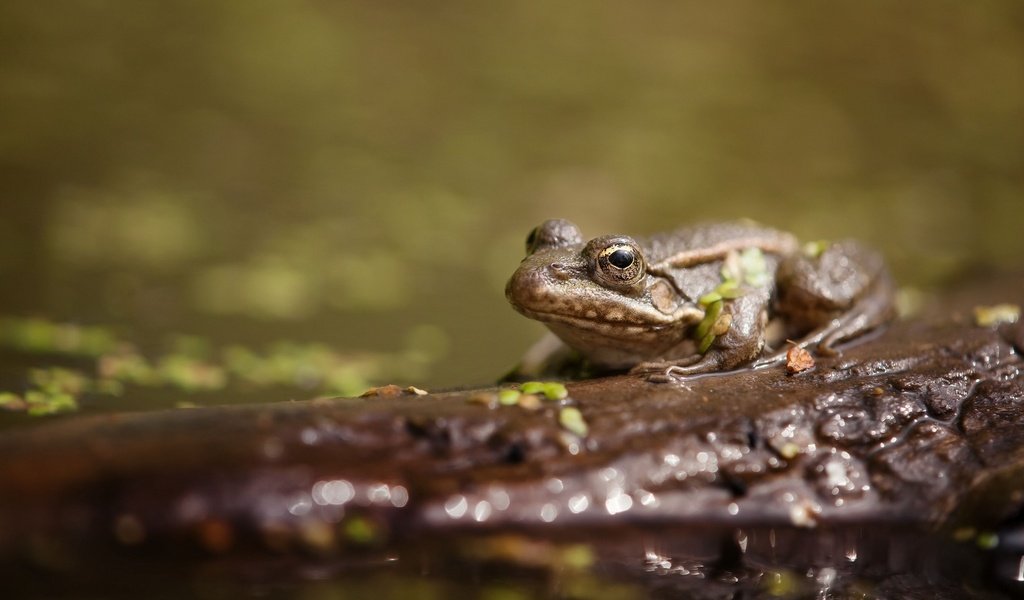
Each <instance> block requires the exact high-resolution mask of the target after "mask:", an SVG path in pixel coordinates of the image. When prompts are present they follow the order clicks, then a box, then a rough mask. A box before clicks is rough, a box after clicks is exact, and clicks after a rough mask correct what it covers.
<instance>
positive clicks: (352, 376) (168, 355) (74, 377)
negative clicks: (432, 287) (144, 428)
mask: <svg viewBox="0 0 1024 600" xmlns="http://www.w3.org/2000/svg"><path fill="white" fill-rule="evenodd" d="M163 346H164V349H163V351H161V352H158V353H155V355H154V356H147V355H145V354H143V353H142V352H140V351H139V350H138V348H137V347H136V346H135V345H134V344H132V343H130V342H128V341H126V340H122V339H119V338H118V337H117V336H116V335H115V334H114V333H113V332H111V331H109V330H107V329H105V328H101V327H79V326H77V325H74V324H70V323H55V322H51V321H47V320H44V319H16V318H3V319H0V351H16V352H18V353H21V354H22V355H28V356H38V357H41V358H50V359H68V358H77V359H88V360H79V361H78V363H77V366H76V367H75V368H70V367H47V368H35V369H30V370H29V371H28V375H27V377H26V381H25V383H24V385H23V386H22V388H23V389H21V390H19V391H18V392H12V391H3V390H0V409H6V410H8V411H14V412H27V413H28V414H30V415H33V416H40V415H49V414H54V413H59V412H67V411H73V410H77V409H78V407H79V404H80V400H82V399H83V398H84V397H88V398H89V399H90V402H89V404H90V407H91V408H94V409H96V410H104V405H103V402H102V400H101V398H102V397H104V396H108V397H109V396H121V395H123V394H125V392H126V390H127V389H130V388H132V387H134V388H136V389H139V388H142V389H157V388H166V389H173V390H177V391H180V392H184V393H186V394H195V393H200V392H217V393H218V394H221V395H223V394H224V393H225V392H227V391H232V390H234V391H236V392H245V391H246V390H254V389H260V388H268V387H273V388H279V389H282V390H286V389H289V388H290V389H292V390H299V391H300V392H301V393H303V394H305V395H306V396H312V395H317V394H319V395H342V396H356V395H358V394H360V393H361V392H363V391H364V390H366V389H367V388H368V387H370V382H373V381H377V382H380V381H382V380H384V379H391V378H400V379H407V380H408V379H422V378H423V377H424V374H425V373H426V371H427V369H428V368H429V367H430V366H431V364H432V363H433V362H435V361H436V360H438V359H439V358H441V357H442V356H443V355H444V354H445V353H446V352H447V338H446V337H445V336H444V334H443V332H440V331H438V330H436V329H434V328H431V327H417V328H414V329H413V330H412V331H411V332H410V334H409V335H408V336H407V338H406V343H405V347H404V348H403V349H402V350H400V351H398V352H394V353H390V354H380V353H377V354H373V353H361V354H352V355H343V354H340V353H338V352H337V351H335V350H332V349H331V348H329V347H327V346H325V345H323V344H297V343H292V342H276V343H274V344H272V345H271V346H270V347H269V348H267V349H266V350H265V351H264V352H258V351H255V350H252V349H250V348H248V347H246V346H242V345H239V344H232V345H229V346H226V347H224V348H220V349H217V348H214V347H213V346H212V345H211V344H210V342H209V340H207V339H205V338H202V337H198V336H182V335H178V336H172V337H171V338H170V339H169V340H167V341H166V342H165V343H164V344H163ZM243 397H244V396H243ZM214 401H215V402H217V403H220V402H224V398H222V397H217V398H216V399H215V400H214ZM178 404H179V405H181V404H182V402H181V401H179V402H178ZM185 405H187V406H195V405H196V404H195V403H194V402H192V401H185ZM148 407H149V408H159V406H153V405H149V406H148ZM137 408H143V406H142V405H141V404H140V405H139V406H137Z"/></svg>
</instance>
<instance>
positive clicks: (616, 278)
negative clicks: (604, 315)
mask: <svg viewBox="0 0 1024 600" xmlns="http://www.w3.org/2000/svg"><path fill="white" fill-rule="evenodd" d="M601 241H603V242H604V243H598V244H594V246H593V247H592V248H591V250H592V252H593V254H592V256H593V257H594V259H593V260H594V263H593V265H594V277H595V279H596V280H597V282H598V283H600V284H601V285H604V286H606V287H612V288H616V289H627V288H632V287H634V286H636V285H637V284H638V283H639V282H640V281H641V280H642V279H643V277H644V275H645V269H644V257H643V254H641V252H640V248H639V247H638V246H637V245H636V242H634V241H633V240H631V239H629V238H626V237H614V238H611V239H605V240H601ZM595 242H599V240H595Z"/></svg>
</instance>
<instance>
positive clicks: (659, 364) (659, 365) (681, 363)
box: [629, 354, 703, 375]
mask: <svg viewBox="0 0 1024 600" xmlns="http://www.w3.org/2000/svg"><path fill="white" fill-rule="evenodd" d="M701 358H703V357H702V356H701V355H699V354H697V355H695V356H689V357H687V358H683V359H679V360H652V361H646V362H642V363H640V364H638V365H636V366H635V367H633V368H632V369H630V370H629V374H630V375H657V374H664V373H665V372H666V371H667V370H668V369H672V368H676V367H686V366H689V365H692V364H694V363H698V362H700V360H701Z"/></svg>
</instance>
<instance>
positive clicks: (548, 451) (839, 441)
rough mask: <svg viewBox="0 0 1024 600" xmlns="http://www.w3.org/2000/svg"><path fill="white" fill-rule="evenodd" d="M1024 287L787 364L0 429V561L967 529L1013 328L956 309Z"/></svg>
mask: <svg viewBox="0 0 1024 600" xmlns="http://www.w3.org/2000/svg"><path fill="white" fill-rule="evenodd" d="M1022 301H1024V278H1019V277H1002V278H993V279H990V280H988V282H987V283H976V284H973V285H971V286H966V287H965V288H963V289H962V291H960V292H955V293H954V292H950V293H947V294H946V295H944V296H942V297H939V298H938V299H936V300H935V301H934V302H932V303H931V308H930V309H928V310H925V311H924V313H923V314H922V315H920V316H918V317H915V318H912V319H908V320H904V321H901V322H898V323H895V324H893V325H892V326H890V327H889V328H888V329H886V330H885V331H884V332H882V333H879V334H877V335H875V336H873V337H872V338H871V339H866V340H861V341H859V342H857V343H855V344H853V345H851V346H849V347H847V348H844V349H843V352H842V354H841V355H840V356H836V357H816V358H815V363H816V364H815V366H814V367H813V368H812V369H810V370H808V371H805V372H802V373H798V374H789V373H787V371H786V369H785V368H784V366H779V367H777V368H769V369H763V370H757V371H754V370H741V371H736V372H730V373H722V374H717V375H714V376H706V377H698V378H691V379H687V380H685V381H682V382H680V383H678V384H664V383H651V382H648V381H646V380H644V379H643V378H640V377H634V376H628V375H624V376H616V377H608V378H602V379H594V380H588V381H579V382H571V383H568V384H567V390H568V398H565V399H562V400H547V399H540V400H539V401H538V402H535V403H534V404H533V405H531V403H530V402H525V403H518V404H515V405H503V404H501V403H500V402H497V401H496V398H495V397H494V395H493V394H494V392H495V391H496V389H486V390H466V391H453V392H445V393H433V394H428V395H416V394H402V395H397V396H391V397H387V396H381V397H372V398H359V399H335V400H314V401H308V402H287V403H280V404H272V405H258V406H241V407H238V406H232V407H214V408H201V409H189V410H175V411H164V412H147V413H138V414H130V413H125V414H117V415H111V416H99V417H81V418H70V419H66V420H63V421H60V422H55V423H52V424H43V425H41V426H38V427H34V428H31V429H29V430H24V431H15V432H10V433H5V434H3V435H2V436H0V482H2V484H0V556H7V557H10V556H15V555H25V554H26V553H28V554H31V555H32V556H34V557H35V558H36V559H39V556H40V551H39V550H38V549H39V547H45V548H48V549H49V550H47V551H45V552H42V554H41V555H42V556H43V557H44V558H43V559H39V560H42V561H43V562H46V561H47V560H49V561H51V562H55V563H59V562H60V561H61V560H64V558H66V556H64V557H63V558H62V553H61V551H60V548H73V549H76V550H75V552H80V551H81V549H82V548H90V547H93V546H96V545H102V544H110V545H111V546H113V547H135V548H144V547H159V548H167V547H169V546H175V547H195V548H196V549H197V551H199V552H206V553H212V554H230V553H231V552H232V551H236V550H239V549H242V548H244V549H246V551H249V552H251V551H253V549H254V548H256V549H258V550H257V551H264V550H265V551H269V552H278V553H289V552H294V551H301V552H305V553H313V554H322V553H345V552H350V551H357V550H359V549H360V548H365V547H366V546H368V545H369V546H372V547H374V548H376V549H385V550H386V549H388V548H398V547H401V546H402V545H403V544H410V543H420V542H421V541H422V540H423V539H425V538H429V537H431V536H432V537H433V538H435V539H436V538H437V537H438V536H444V535H447V534H449V533H451V532H459V533H460V535H461V534H467V533H468V534H471V535H472V534H474V533H475V532H491V533H493V532H499V531H513V530H514V531H525V530H529V531H533V532H542V533H540V535H542V536H556V537H557V536H558V535H562V533H564V532H571V531H609V530H611V531H615V530H617V529H622V528H629V527H657V528H679V527H708V526H712V525H718V526H723V527H726V528H730V530H731V529H733V528H737V527H744V528H749V529H750V530H756V529H760V530H765V528H772V527H779V528H791V527H796V528H804V529H807V530H809V531H814V530H815V528H818V530H822V529H827V528H836V527H842V526H845V525H851V524H858V525H860V526H864V525H865V524H868V525H881V526H885V527H903V528H905V527H912V528H913V527H918V528H924V529H928V530H935V529H941V528H945V529H946V530H948V531H952V532H960V533H957V534H955V535H961V534H962V535H973V532H981V531H985V530H988V529H991V528H993V527H996V526H997V525H998V524H1000V523H1001V522H1004V521H1005V520H1006V519H1008V518H1010V517H1012V516H1013V515H1015V514H1017V513H1019V512H1020V511H1021V509H1022V507H1024V373H1022V371H1021V367H1022V361H1021V351H1022V350H1024V323H1020V322H1018V323H1004V324H1000V325H993V326H979V325H978V324H976V322H975V318H974V316H973V314H972V308H973V307H974V306H976V305H980V304H995V303H997V302H1013V303H1017V304H1021V303H1022ZM566 407H575V408H578V409H579V411H580V413H581V415H582V417H583V419H584V420H585V424H586V432H585V433H584V432H583V431H582V430H580V429H579V428H578V427H576V426H573V425H571V424H569V426H568V427H567V424H566V422H565V421H564V420H563V419H562V418H560V417H561V416H562V411H563V410H564V409H565V408H566ZM964 532H966V533H964ZM951 535H954V534H951ZM773 539H774V538H773ZM54 548H56V549H54ZM65 554H66V553H65Z"/></svg>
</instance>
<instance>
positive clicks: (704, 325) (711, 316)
mask: <svg viewBox="0 0 1024 600" xmlns="http://www.w3.org/2000/svg"><path fill="white" fill-rule="evenodd" d="M722 305H723V303H722V301H721V300H719V301H718V302H714V303H712V304H711V305H710V306H708V310H707V312H706V313H704V318H703V319H701V322H700V323H699V324H698V325H697V329H696V330H695V331H694V332H693V337H694V339H698V340H702V339H704V336H706V335H707V334H708V333H709V332H710V331H711V328H712V327H714V325H715V321H717V320H718V316H719V315H721V314H722Z"/></svg>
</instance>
